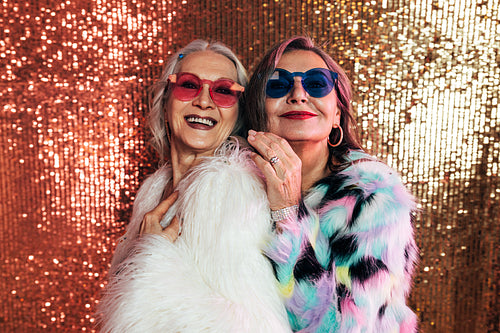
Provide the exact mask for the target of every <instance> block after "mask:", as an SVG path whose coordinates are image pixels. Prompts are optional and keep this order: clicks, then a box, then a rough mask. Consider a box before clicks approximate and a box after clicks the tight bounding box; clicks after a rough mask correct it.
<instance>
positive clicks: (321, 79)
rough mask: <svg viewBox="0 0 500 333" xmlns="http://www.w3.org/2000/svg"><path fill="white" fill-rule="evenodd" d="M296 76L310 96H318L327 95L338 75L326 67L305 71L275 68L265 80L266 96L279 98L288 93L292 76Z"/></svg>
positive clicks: (291, 84)
mask: <svg viewBox="0 0 500 333" xmlns="http://www.w3.org/2000/svg"><path fill="white" fill-rule="evenodd" d="M296 76H300V77H301V78H302V86H303V87H304V90H305V91H306V92H307V93H308V94H309V95H310V96H311V97H316V98H319V97H324V96H326V95H328V94H329V93H330V92H331V91H332V89H333V87H334V86H335V81H336V80H337V76H338V75H337V73H335V72H332V71H330V70H328V69H326V68H313V69H310V70H308V71H307V72H305V73H303V72H294V73H290V72H289V71H287V70H284V69H282V68H277V69H276V71H275V72H274V73H273V75H272V76H271V77H270V78H269V80H268V81H267V85H266V94H267V96H269V97H271V98H281V97H283V96H285V95H286V94H288V92H289V91H290V90H291V89H292V87H293V85H294V77H296Z"/></svg>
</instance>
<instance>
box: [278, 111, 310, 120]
mask: <svg viewBox="0 0 500 333" xmlns="http://www.w3.org/2000/svg"><path fill="white" fill-rule="evenodd" d="M316 116H317V115H316V114H315V113H312V112H308V111H289V112H286V113H284V114H282V115H281V116H280V117H284V118H287V119H298V120H304V119H309V118H313V117H316Z"/></svg>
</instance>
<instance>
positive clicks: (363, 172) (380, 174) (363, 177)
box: [339, 150, 401, 186]
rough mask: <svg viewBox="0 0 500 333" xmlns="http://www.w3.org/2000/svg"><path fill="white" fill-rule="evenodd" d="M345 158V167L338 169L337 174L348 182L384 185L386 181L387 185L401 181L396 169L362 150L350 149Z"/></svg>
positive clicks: (360, 184) (361, 184)
mask: <svg viewBox="0 0 500 333" xmlns="http://www.w3.org/2000/svg"><path fill="white" fill-rule="evenodd" d="M347 160H348V165H347V167H346V168H344V169H343V170H342V171H340V172H339V175H340V176H342V177H344V178H345V179H346V180H347V182H348V183H352V184H358V185H359V186H363V185H369V184H371V185H375V184H378V185H379V186H384V184H386V183H387V185H394V184H399V183H401V177H400V175H399V173H398V172H397V171H396V170H394V169H393V168H391V167H390V166H389V165H387V164H386V163H385V162H383V161H381V160H379V159H378V158H376V157H375V156H373V155H370V154H367V153H365V152H364V151H359V150H353V151H350V152H349V154H348V156H347Z"/></svg>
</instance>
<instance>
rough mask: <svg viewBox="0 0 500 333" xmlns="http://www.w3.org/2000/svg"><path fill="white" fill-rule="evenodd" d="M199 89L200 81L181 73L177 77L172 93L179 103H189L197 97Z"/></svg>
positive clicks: (191, 75)
mask: <svg viewBox="0 0 500 333" xmlns="http://www.w3.org/2000/svg"><path fill="white" fill-rule="evenodd" d="M200 89H201V82H200V79H198V78H197V77H196V76H194V75H193V74H189V73H183V74H181V75H179V76H178V77H177V82H176V84H175V86H174V89H173V91H172V92H173V94H174V96H175V97H176V98H178V99H180V100H181V101H190V100H192V99H193V98H195V97H196V95H198V93H199V91H200Z"/></svg>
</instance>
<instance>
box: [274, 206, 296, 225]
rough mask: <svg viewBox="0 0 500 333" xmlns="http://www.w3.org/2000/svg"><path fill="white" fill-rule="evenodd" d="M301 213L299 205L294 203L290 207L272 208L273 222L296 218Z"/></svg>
mask: <svg viewBox="0 0 500 333" xmlns="http://www.w3.org/2000/svg"><path fill="white" fill-rule="evenodd" d="M298 213H299V205H293V206H290V207H285V208H281V209H277V210H271V220H273V222H279V221H283V220H288V219H290V218H294V217H296V216H297V214H298Z"/></svg>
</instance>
